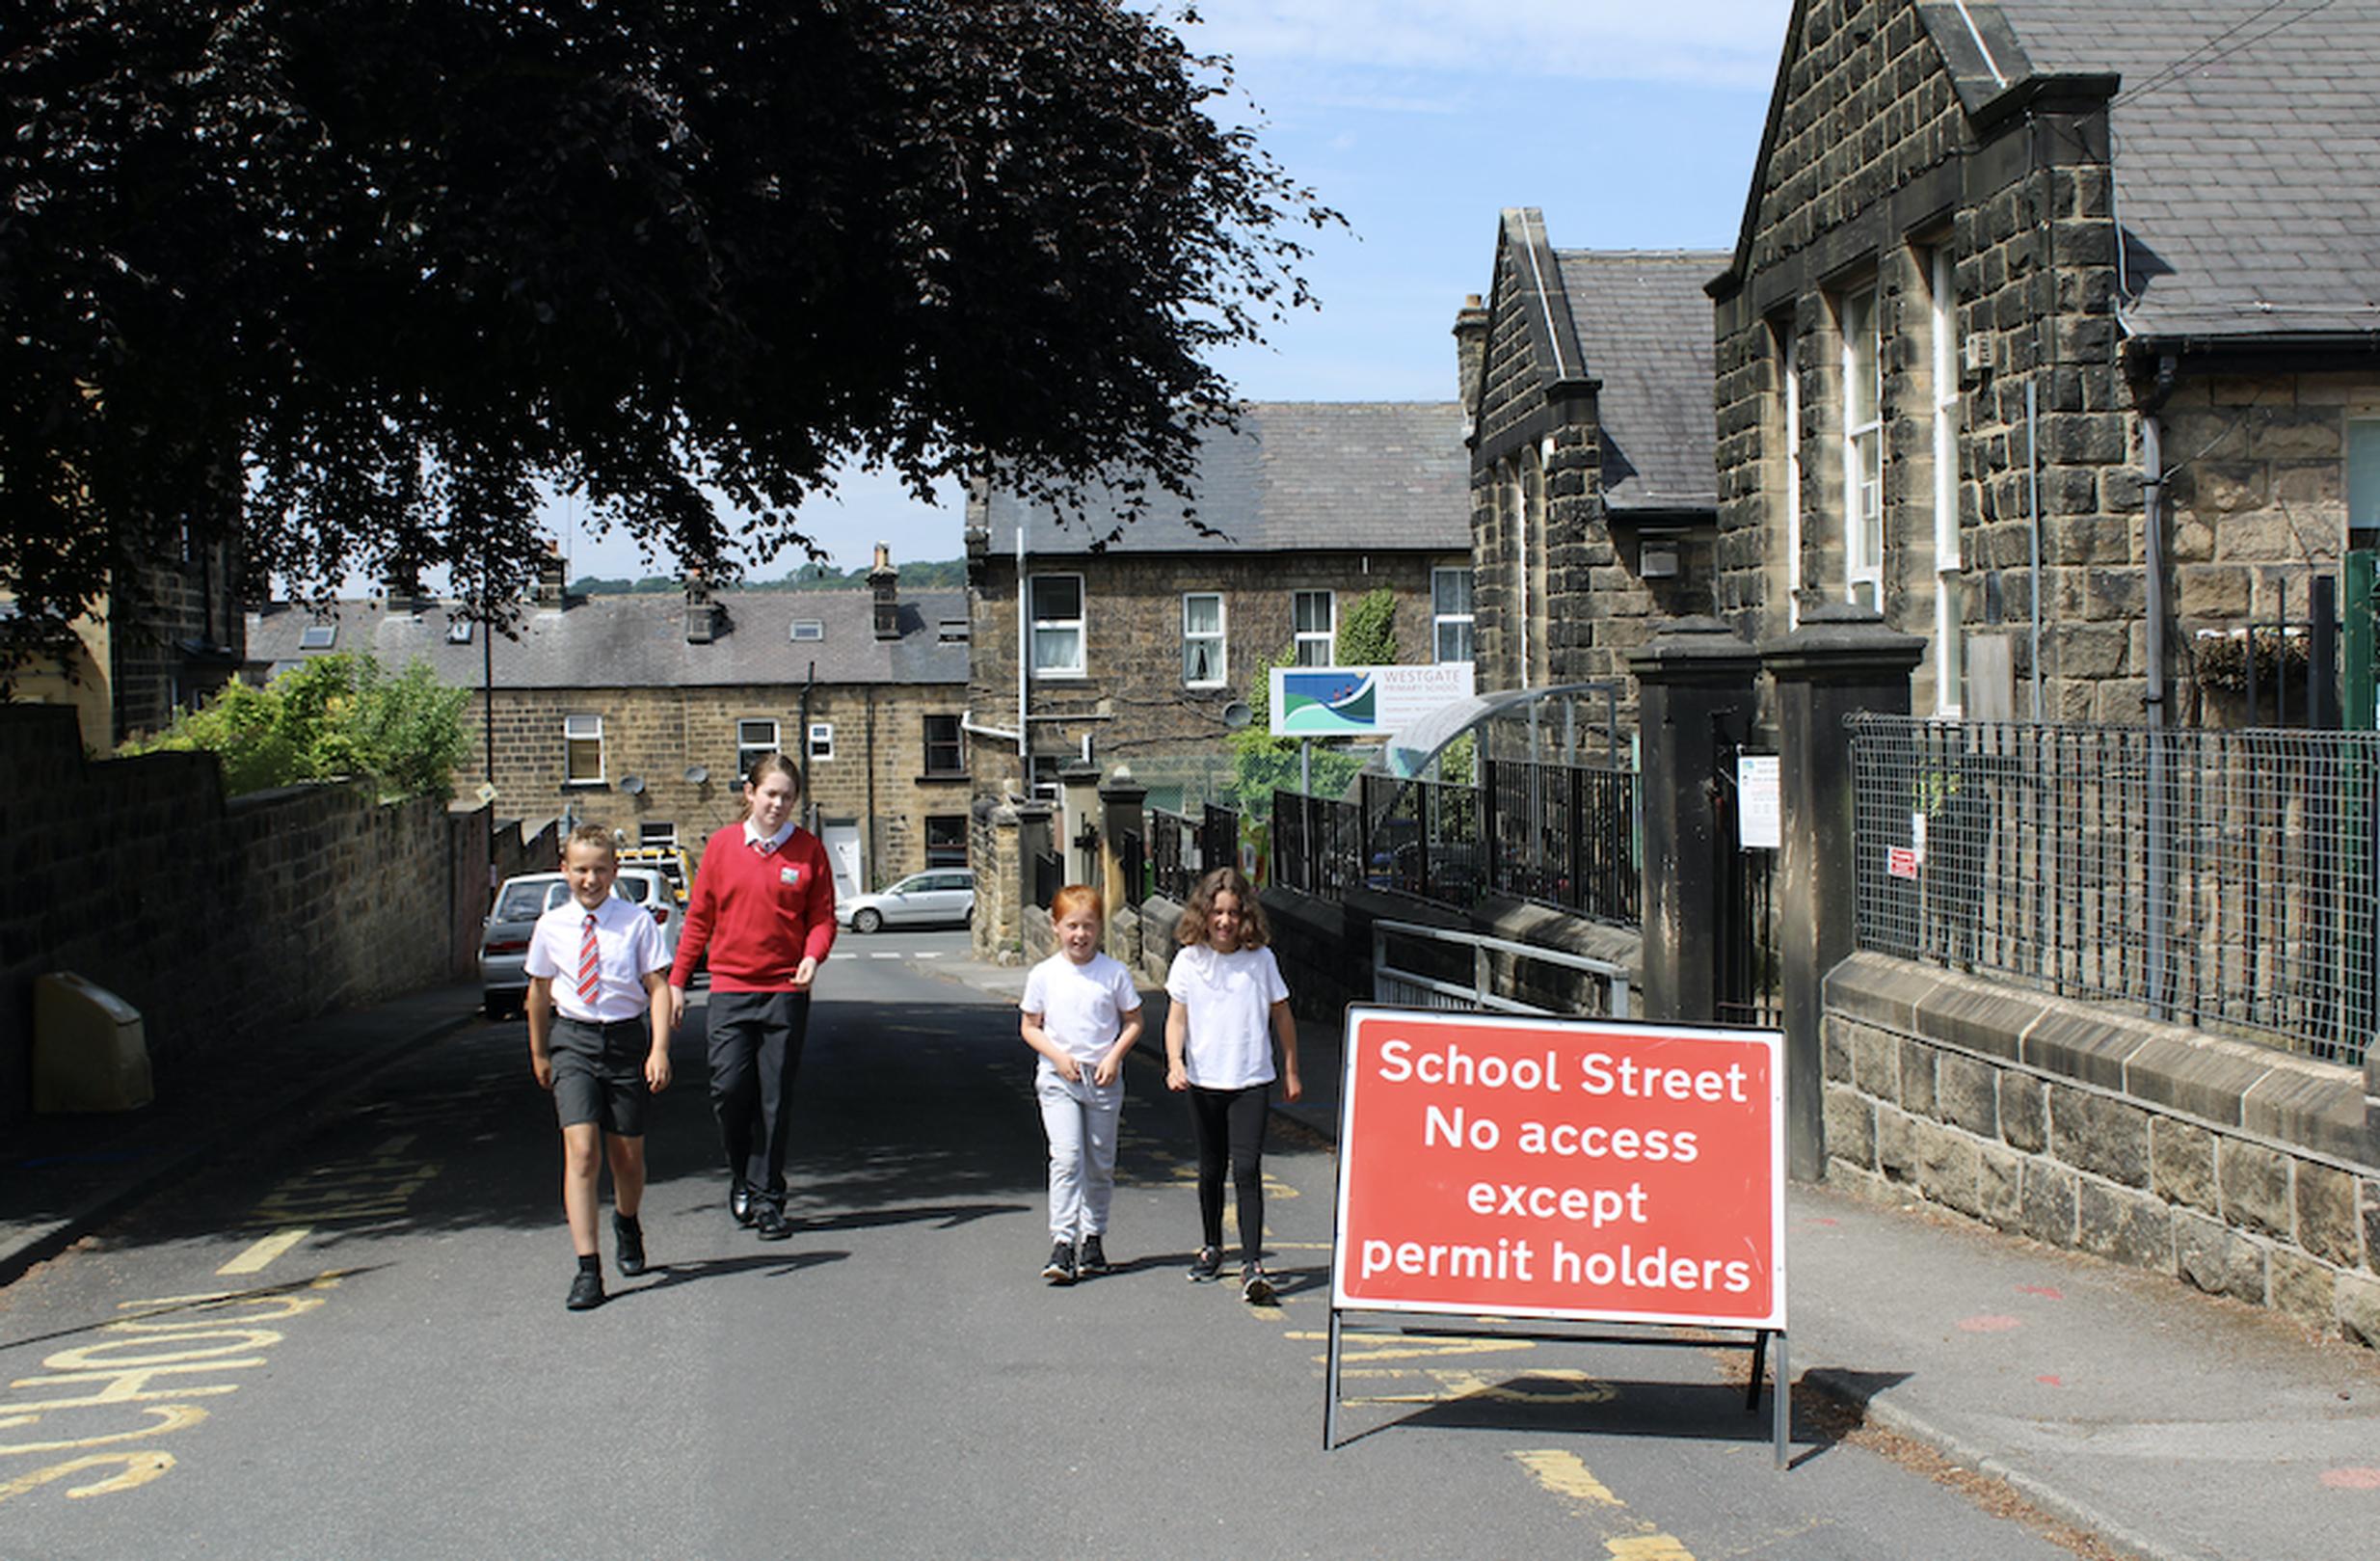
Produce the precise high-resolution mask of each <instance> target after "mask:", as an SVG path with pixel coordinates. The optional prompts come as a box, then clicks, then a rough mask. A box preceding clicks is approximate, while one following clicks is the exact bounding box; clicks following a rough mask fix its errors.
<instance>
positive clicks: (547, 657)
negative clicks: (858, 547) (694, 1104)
mask: <svg viewBox="0 0 2380 1561" xmlns="http://www.w3.org/2000/svg"><path fill="white" fill-rule="evenodd" d="M562 579H563V571H562V565H561V560H560V559H559V558H558V557H557V558H554V559H553V560H551V561H550V563H549V564H548V567H547V569H546V571H545V573H544V577H543V579H542V580H541V583H540V585H539V587H538V591H537V594H536V597H535V599H534V600H532V601H531V602H528V603H525V604H522V606H521V609H520V611H519V612H518V614H517V616H516V617H515V619H514V620H513V623H512V626H511V627H512V630H513V635H514V637H511V638H506V637H505V636H504V635H502V634H501V633H499V634H497V635H496V637H495V639H494V640H493V641H489V640H487V639H485V638H484V635H485V630H484V628H483V626H481V625H479V624H476V623H473V622H471V621H470V620H469V619H468V618H466V617H463V616H460V615H459V614H458V612H457V611H456V609H454V607H453V606H452V605H451V604H447V603H441V602H434V601H426V600H422V599H420V598H414V597H408V596H404V595H397V596H393V597H391V598H389V599H388V600H385V601H372V602H342V603H339V604H337V605H336V606H335V608H334V610H333V611H332V612H331V613H330V614H329V615H326V616H323V617H319V618H317V617H316V616H314V615H313V614H311V613H310V612H309V611H308V609H306V608H304V607H299V606H277V607H274V608H271V609H268V610H267V611H265V612H262V613H259V614H257V615H255V617H254V620H253V622H252V623H251V625H250V628H249V632H248V643H249V650H250V654H251V657H252V659H254V661H256V662H259V663H262V664H263V665H264V666H265V668H266V669H267V670H270V671H278V670H281V668H283V667H287V666H290V665H293V664H295V663H297V662H299V661H302V660H304V659H306V658H308V657H309V656H320V655H328V654H331V653H334V652H337V651H351V652H360V653H363V654H367V655H370V656H373V657H375V658H377V659H379V661H380V662H381V664H382V665H383V666H385V667H387V668H388V669H389V670H391V671H396V670H400V669H402V668H403V667H405V666H406V665H408V664H409V663H411V662H412V661H414V659H422V660H426V661H428V662H429V664H430V666H431V667H432V668H433V669H434V670H435V672H436V673H437V675H438V679H439V681H440V682H441V683H443V684H447V685H449V686H455V687H466V688H470V689H472V690H474V692H477V691H479V690H481V689H482V688H483V687H484V683H483V677H484V674H485V671H486V669H487V667H488V666H489V665H490V664H491V663H492V664H493V668H494V673H495V722H494V741H495V777H494V784H495V788H496V793H497V795H496V798H495V805H496V808H497V810H498V811H499V812H500V813H504V814H508V815H520V816H522V817H527V818H547V817H551V816H555V815H562V816H566V817H569V818H572V819H575V820H578V821H595V822H599V823H604V824H609V825H610V826H612V827H613V828H614V829H615V830H618V831H619V832H620V833H621V834H622V835H623V836H625V837H626V839H627V840H628V843H630V844H643V845H668V844H676V845H682V846H684V847H685V848H687V849H688V851H689V852H690V853H694V854H699V853H700V851H701V848H702V844H703V842H704V840H705V839H706V838H707V837H708V836H709V834H710V832H711V831H712V830H714V829H717V828H719V827H720V826H721V825H723V824H726V823H728V822H730V821H734V820H735V818H736V817H738V816H739V814H740V811H741V808H742V797H741V791H740V784H739V777H740V775H741V774H742V772H743V770H744V769H745V768H746V767H748V766H749V764H750V762H751V761H752V759H754V758H755V757H757V756H758V755H760V754H762V753H765V752H767V751H769V750H771V749H782V750H783V751H785V752H786V753H789V754H790V755H792V756H793V757H795V758H796V759H798V760H800V761H801V762H802V763H803V765H804V767H805V768H806V771H807V773H808V775H809V797H810V801H811V806H812V810H813V811H812V815H811V818H810V822H811V823H812V826H813V827H815V828H816V829H817V830H818V832H819V835H820V838H821V839H822V840H823V841H824V842H825V843H826V845H827V846H828V848H829V853H830V855H831V856H832V857H833V859H834V862H835V872H836V878H837V887H838V891H839V892H841V893H843V894H852V893H857V892H859V891H861V890H864V889H869V888H876V887H880V886H881V885H883V884H884V883H886V882H889V881H890V880H891V879H893V878H895V877H897V876H899V875H902V874H904V873H910V872H914V871H917V870H918V869H921V868H926V867H940V866H953V867H956V866H964V865H966V861H967V808H968V773H967V740H966V737H965V735H964V734H963V733H962V732H961V730H960V717H961V713H962V712H963V710H964V706H965V698H966V690H967V644H966V605H965V601H964V599H963V598H962V597H960V596H959V595H958V593H956V592H942V593H932V594H921V595H919V596H917V597H914V598H910V599H906V600H904V599H902V598H901V597H900V595H899V593H898V579H899V577H898V573H897V571H896V570H895V569H894V568H893V567H892V565H891V563H890V562H889V560H888V559H887V558H886V556H885V553H884V550H882V549H879V550H878V551H877V560H876V568H875V569H874V570H873V571H871V573H870V575H869V583H870V586H871V589H869V590H866V591H852V590H840V591H835V590H829V591H763V590H716V591H714V590H711V589H709V588H706V587H705V585H704V584H703V583H702V582H701V581H700V580H699V579H696V580H693V581H690V582H689V585H688V588H687V590H686V592H685V594H684V595H682V596H679V595H658V594H633V595H617V596H594V597H577V596H569V595H567V594H566V593H565V592H564V590H563V585H562ZM466 720H467V721H468V725H469V728H470V730H471V732H472V734H473V737H474V743H473V747H472V752H471V756H470V758H469V759H468V761H467V762H466V763H465V765H464V767H463V768H462V771H461V772H460V773H459V774H458V776H457V786H456V791H457V794H459V795H460V796H462V797H466V798H468V797H469V796H470V795H471V794H472V793H473V791H474V789H475V788H476V787H477V786H479V785H480V784H481V783H482V782H483V780H484V779H485V777H486V768H487V760H486V757H485V755H484V753H483V752H482V749H481V745H480V743H479V742H478V741H477V739H478V738H479V737H480V736H481V734H482V733H483V732H484V731H485V730H486V714H485V707H484V705H483V704H482V703H481V702H480V701H478V700H474V702H473V704H472V706H471V708H470V710H469V711H468V713H467V715H466Z"/></svg>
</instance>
